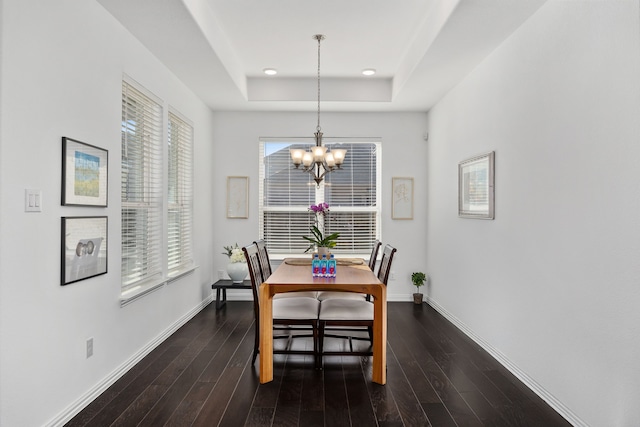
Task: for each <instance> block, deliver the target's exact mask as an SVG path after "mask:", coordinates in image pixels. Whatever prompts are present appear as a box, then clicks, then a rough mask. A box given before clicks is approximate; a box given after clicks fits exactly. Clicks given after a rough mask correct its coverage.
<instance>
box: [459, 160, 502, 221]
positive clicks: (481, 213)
mask: <svg viewBox="0 0 640 427" xmlns="http://www.w3.org/2000/svg"><path fill="white" fill-rule="evenodd" d="M494 161H495V152H494V151H492V152H490V153H486V154H482V155H480V156H476V157H473V158H471V159H468V160H465V161H463V162H460V164H459V165H458V216H459V217H461V218H478V219H493V218H494V191H493V183H494Z"/></svg>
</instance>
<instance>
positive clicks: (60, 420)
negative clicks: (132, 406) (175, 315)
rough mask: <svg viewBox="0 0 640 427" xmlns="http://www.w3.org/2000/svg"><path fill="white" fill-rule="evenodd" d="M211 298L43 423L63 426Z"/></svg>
mask: <svg viewBox="0 0 640 427" xmlns="http://www.w3.org/2000/svg"><path fill="white" fill-rule="evenodd" d="M212 300H213V294H211V295H209V297H207V299H205V300H203V301H202V302H201V303H199V304H198V305H197V306H195V307H194V308H192V309H191V310H190V311H188V312H187V313H186V314H185V315H184V316H182V317H181V318H180V319H178V320H177V321H175V322H174V323H173V324H172V325H170V326H169V327H168V328H167V329H165V330H164V331H163V332H161V333H160V335H158V336H157V337H155V338H154V339H153V340H151V341H150V342H149V343H147V345H145V346H144V347H142V348H141V349H140V350H138V352H137V353H135V354H134V355H133V356H131V357H130V358H129V359H128V360H126V361H125V362H124V363H123V364H121V365H120V366H119V367H117V368H116V369H115V370H114V371H113V372H111V373H110V374H109V375H107V376H106V377H105V378H103V379H102V381H100V382H99V383H98V384H96V385H95V386H94V387H93V388H91V389H90V390H89V391H87V392H86V393H85V394H84V395H82V396H80V398H79V399H77V400H76V401H75V402H73V403H72V404H71V405H69V406H68V407H67V408H66V409H65V410H63V411H62V412H61V413H60V414H58V415H57V416H56V417H55V418H53V419H52V420H51V421H49V422H48V423H47V424H45V426H46V427H58V426H63V425H64V424H66V423H67V422H69V420H71V419H72V418H73V417H75V416H76V415H77V414H78V413H80V411H82V410H83V409H84V408H85V407H87V405H89V404H90V403H91V402H93V401H94V400H95V399H96V398H97V397H98V396H100V394H102V393H103V392H104V391H105V390H106V389H108V388H109V387H111V386H112V385H113V384H114V383H115V382H116V381H118V380H119V379H120V378H121V377H122V376H123V375H124V374H126V373H127V372H128V371H129V370H130V369H131V368H133V367H134V366H135V365H136V363H138V362H140V361H141V360H142V359H143V358H144V357H145V356H147V355H148V354H149V353H151V352H152V351H153V350H154V349H155V348H156V347H158V346H159V345H160V344H162V342H164V340H166V339H167V338H168V337H170V336H171V335H172V334H173V333H174V332H176V331H177V330H178V329H180V327H181V326H183V325H184V324H185V323H187V322H188V321H189V320H191V319H192V318H193V317H194V316H195V315H196V314H198V313H199V312H200V311H202V310H203V309H204V308H205V307H206V306H207V305H209V304H210V303H211V301H212Z"/></svg>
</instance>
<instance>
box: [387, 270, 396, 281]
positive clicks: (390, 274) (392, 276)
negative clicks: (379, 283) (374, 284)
mask: <svg viewBox="0 0 640 427" xmlns="http://www.w3.org/2000/svg"><path fill="white" fill-rule="evenodd" d="M389 280H396V272H395V271H393V270H392V271H390V272H389Z"/></svg>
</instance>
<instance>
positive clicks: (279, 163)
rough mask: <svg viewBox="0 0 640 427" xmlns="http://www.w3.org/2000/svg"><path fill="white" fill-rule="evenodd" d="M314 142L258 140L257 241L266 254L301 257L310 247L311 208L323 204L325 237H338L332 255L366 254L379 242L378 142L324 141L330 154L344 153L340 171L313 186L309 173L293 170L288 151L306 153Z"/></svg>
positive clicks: (379, 146)
mask: <svg viewBox="0 0 640 427" xmlns="http://www.w3.org/2000/svg"><path fill="white" fill-rule="evenodd" d="M313 144H314V142H312V140H311V139H310V140H309V141H308V142H307V141H305V140H295V141H292V140H283V139H278V140H276V139H269V140H261V141H260V156H261V158H262V159H263V161H262V164H261V168H260V201H259V214H260V218H259V222H260V237H261V238H264V239H265V240H266V242H267V245H268V247H269V252H270V254H274V255H277V254H280V255H281V256H287V255H292V254H301V253H303V252H304V251H305V249H307V247H308V246H309V244H308V242H307V241H306V240H304V239H303V238H302V236H309V235H310V232H309V229H310V227H311V226H312V225H313V219H314V217H313V215H311V214H310V213H309V212H308V210H307V209H308V207H309V206H310V205H312V204H317V203H320V202H326V203H328V204H329V206H330V209H331V213H330V215H329V218H328V220H327V221H325V225H324V226H325V233H333V232H338V233H340V238H339V239H338V242H337V245H336V247H335V248H334V249H333V250H332V252H334V253H336V254H340V253H343V254H366V253H368V252H369V251H370V250H371V248H372V245H373V241H374V240H376V239H379V238H380V235H381V233H380V208H379V205H378V200H379V195H380V151H381V144H380V142H377V141H376V142H365V141H357V142H356V141H352V142H346V141H344V140H340V141H339V140H335V142H326V141H325V142H324V145H326V146H327V147H328V148H329V149H331V148H345V149H347V150H348V151H347V157H346V159H345V162H344V164H343V165H342V170H340V171H335V172H332V173H330V174H328V175H326V176H325V177H324V181H323V182H322V183H321V185H320V187H317V186H316V184H315V182H314V181H313V179H312V177H311V175H310V174H308V173H304V172H302V171H301V170H296V169H295V168H294V167H293V165H292V163H291V157H290V155H289V149H291V148H305V149H307V148H308V147H309V146H310V145H313Z"/></svg>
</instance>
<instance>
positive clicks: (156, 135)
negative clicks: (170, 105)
mask: <svg viewBox="0 0 640 427" xmlns="http://www.w3.org/2000/svg"><path fill="white" fill-rule="evenodd" d="M162 134H163V132H162V107H161V105H160V104H159V103H158V102H156V101H155V100H153V99H151V98H150V97H149V96H147V95H145V94H143V93H142V92H141V91H139V90H137V89H136V88H134V87H133V86H132V85H130V84H129V83H127V82H123V84H122V184H121V185H122V186H121V199H122V271H121V274H122V290H123V291H126V290H127V289H129V288H131V287H133V286H134V285H137V284H140V283H141V282H143V281H146V280H151V279H153V278H155V277H160V276H161V275H162V263H161V245H162V234H161V230H162V144H161V141H162Z"/></svg>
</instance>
